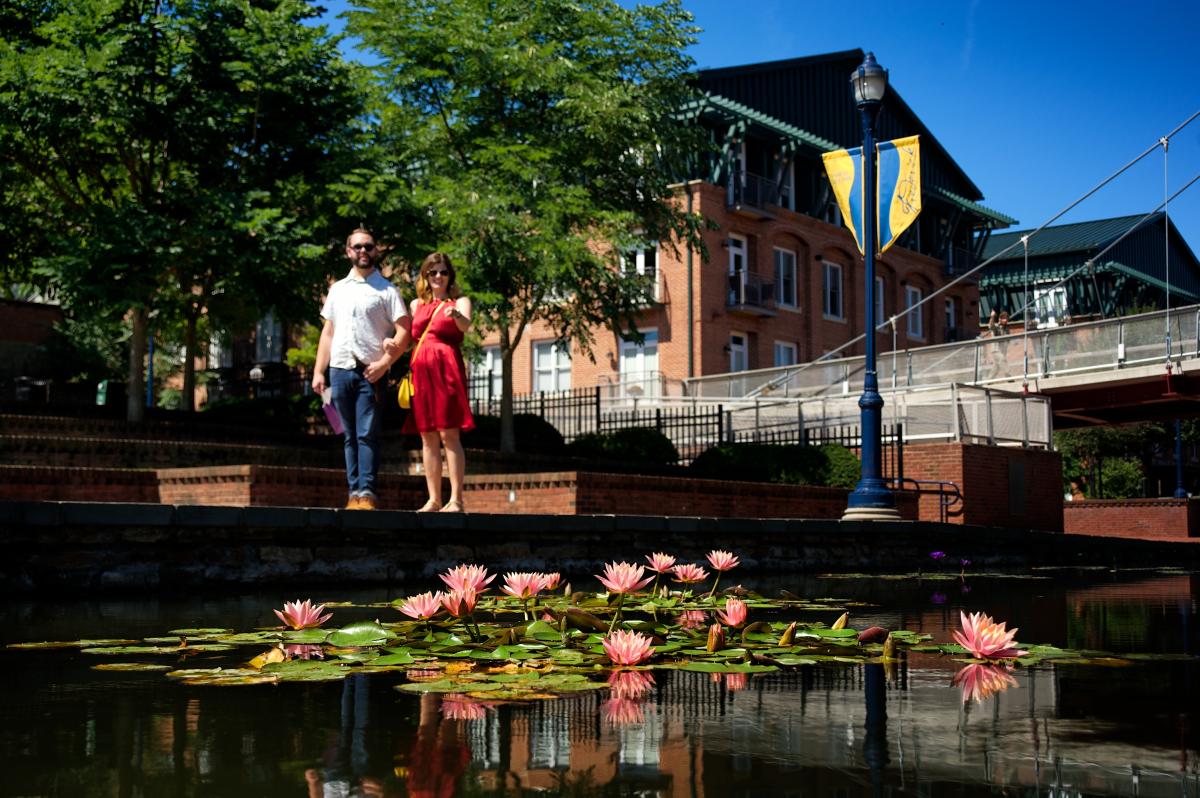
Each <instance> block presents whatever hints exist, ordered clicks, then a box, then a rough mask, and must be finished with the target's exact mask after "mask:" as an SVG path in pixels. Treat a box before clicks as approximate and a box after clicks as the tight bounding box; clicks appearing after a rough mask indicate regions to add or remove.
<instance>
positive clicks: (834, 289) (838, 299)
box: [824, 263, 844, 319]
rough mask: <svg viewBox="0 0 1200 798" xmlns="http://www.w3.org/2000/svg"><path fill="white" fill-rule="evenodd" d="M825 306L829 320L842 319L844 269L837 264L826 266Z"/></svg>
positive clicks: (827, 264)
mask: <svg viewBox="0 0 1200 798" xmlns="http://www.w3.org/2000/svg"><path fill="white" fill-rule="evenodd" d="M824 293H825V304H824V313H825V318H827V319H842V318H844V316H843V315H842V267H841V266H839V265H837V264H836V263H826V264H825V292H824Z"/></svg>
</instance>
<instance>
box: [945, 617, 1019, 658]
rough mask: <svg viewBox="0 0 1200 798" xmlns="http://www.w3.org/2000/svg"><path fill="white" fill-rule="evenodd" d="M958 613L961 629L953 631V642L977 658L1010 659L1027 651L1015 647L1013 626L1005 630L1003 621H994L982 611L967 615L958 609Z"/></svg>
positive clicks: (1015, 632) (1015, 635)
mask: <svg viewBox="0 0 1200 798" xmlns="http://www.w3.org/2000/svg"><path fill="white" fill-rule="evenodd" d="M958 615H959V619H960V622H961V623H962V631H961V632H954V634H953V637H954V642H956V643H958V644H959V645H960V646H962V647H963V648H965V649H966V650H967V651H970V652H971V654H973V655H974V656H976V657H978V658H979V659H1011V658H1013V657H1023V656H1025V655H1026V654H1028V653H1029V652H1028V651H1019V650H1017V648H1016V647H1015V645H1014V642H1015V640H1016V637H1017V630H1016V629H1015V628H1014V629H1012V630H1007V629H1005V628H1004V627H1005V624H1004V623H996V622H995V621H994V620H992V617H991V616H990V615H984V614H983V613H982V612H973V613H971V614H970V615H967V614H966V613H965V612H962V611H961V610H960V611H959V613H958Z"/></svg>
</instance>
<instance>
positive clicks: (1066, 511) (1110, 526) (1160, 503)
mask: <svg viewBox="0 0 1200 798" xmlns="http://www.w3.org/2000/svg"><path fill="white" fill-rule="evenodd" d="M1198 501H1200V499H1173V498H1162V499H1086V500H1083V501H1071V502H1066V503H1064V504H1063V526H1064V529H1065V530H1066V532H1067V534H1068V535H1100V536H1103V537H1122V538H1144V539H1149V540H1182V539H1187V538H1198V537H1200V507H1198V506H1197V502H1198Z"/></svg>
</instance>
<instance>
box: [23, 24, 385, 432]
mask: <svg viewBox="0 0 1200 798" xmlns="http://www.w3.org/2000/svg"><path fill="white" fill-rule="evenodd" d="M22 1H23V2H24V1H25V0H22ZM27 5H28V6H29V8H28V9H25V11H24V12H21V13H18V14H13V15H5V16H0V29H2V30H4V32H5V34H6V37H5V38H4V40H3V41H0V175H2V176H5V177H12V178H13V180H14V183H13V184H12V185H9V186H6V187H5V188H4V190H3V194H2V196H0V203H2V204H0V211H2V212H3V213H4V221H3V222H0V237H2V238H4V239H7V238H9V237H19V234H20V231H19V230H17V231H16V232H10V231H14V227H15V226H19V228H21V229H23V230H25V231H28V232H29V233H30V235H33V236H36V237H37V238H38V239H39V240H38V245H39V251H37V252H35V253H31V252H28V251H27V250H26V251H22V252H21V253H19V254H20V256H21V257H22V258H29V259H30V261H31V264H32V268H33V271H34V272H35V273H36V274H37V275H39V276H40V277H41V278H42V279H43V280H45V281H46V282H48V283H49V284H50V285H51V286H53V287H54V288H55V289H56V290H57V291H58V292H59V294H60V296H61V297H62V298H63V300H64V302H66V303H69V304H70V305H71V306H72V307H73V308H74V309H75V310H76V311H84V310H86V311H87V312H90V313H91V314H93V315H95V316H98V317H105V318H112V317H118V318H119V317H121V316H124V317H126V318H127V319H128V321H129V324H130V325H131V327H132V333H133V334H132V338H131V341H130V350H129V368H128V379H129V383H130V386H131V389H130V391H129V406H128V415H129V417H130V420H137V419H140V418H141V414H142V407H141V403H140V401H139V399H138V397H139V396H140V392H139V391H138V390H137V389H136V387H135V386H138V385H140V384H141V382H142V375H143V371H142V369H143V360H144V358H145V353H146V341H147V334H148V332H149V325H150V324H151V322H152V320H153V323H154V324H155V325H159V326H164V327H174V328H175V329H177V330H178V337H179V339H180V342H181V343H182V345H183V350H184V369H185V383H184V392H183V394H184V401H185V403H186V404H185V406H186V407H187V408H188V409H191V396H192V390H191V389H192V386H193V384H194V371H193V365H192V364H193V362H194V357H195V355H196V352H197V329H198V325H199V321H200V319H201V318H202V317H205V316H208V317H209V319H210V321H211V322H212V323H213V324H214V325H217V326H221V325H223V324H235V325H243V324H245V323H246V322H247V320H248V319H253V318H255V317H256V316H258V315H261V313H262V312H264V311H265V310H267V309H268V308H274V309H276V310H277V311H278V312H279V315H281V316H284V317H289V316H290V317H298V316H299V315H301V312H300V307H301V303H302V302H303V305H304V307H305V309H306V310H307V306H308V304H310V303H311V301H312V296H311V294H312V289H313V287H314V286H315V285H317V284H318V283H319V280H318V277H319V275H320V274H321V273H322V272H323V271H324V267H323V263H322V261H323V259H324V257H325V256H326V255H327V251H328V249H329V247H328V246H322V245H321V244H322V243H325V244H328V243H329V242H330V241H331V240H332V239H334V238H336V237H338V236H340V235H342V234H344V232H343V231H340V228H341V227H343V226H344V225H341V224H340V223H339V224H338V228H339V231H338V232H337V233H334V232H333V230H332V217H333V215H334V205H333V204H332V203H333V202H334V200H333V197H332V195H331V194H330V192H329V191H328V190H327V188H328V186H329V185H330V184H331V183H332V182H333V181H335V180H336V179H338V178H339V177H340V175H341V173H342V171H343V170H345V169H346V168H347V167H348V165H349V157H350V156H351V155H352V154H353V152H354V149H355V148H356V147H357V146H358V145H359V144H360V142H361V136H362V130H361V120H362V119H363V108H364V106H363V96H364V95H363V91H362V85H361V81H360V80H359V77H358V73H357V71H356V68H354V67H352V66H350V65H348V64H346V63H345V62H344V61H342V59H341V58H340V56H339V55H338V51H337V42H336V40H334V39H332V38H331V37H330V36H329V35H328V33H327V32H326V31H325V29H324V28H323V27H320V26H312V25H308V24H305V22H306V20H308V19H310V18H312V17H314V16H316V13H317V11H316V9H315V8H314V7H313V6H311V5H309V3H307V2H305V1H304V0H42V1H41V2H37V3H32V2H28V3H27ZM14 219H19V223H17V222H14V221H13V220H14ZM5 265H6V266H7V267H8V268H9V269H14V268H15V267H14V266H13V262H12V260H11V259H10V260H9V261H8V262H7V264H5Z"/></svg>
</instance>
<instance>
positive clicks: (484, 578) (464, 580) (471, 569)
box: [441, 563, 496, 593]
mask: <svg viewBox="0 0 1200 798" xmlns="http://www.w3.org/2000/svg"><path fill="white" fill-rule="evenodd" d="M441 578H442V581H443V582H445V583H446V587H448V588H450V589H451V590H472V591H474V592H475V593H482V592H483V591H484V590H486V589H487V586H488V584H489V583H490V582H491V581H492V580H493V579H495V578H496V575H495V574H489V573H488V571H487V568H485V567H484V566H482V565H467V564H465V563H464V564H462V565H459V566H456V567H454V568H451V569H450V570H449V571H447V572H446V573H444V574H441Z"/></svg>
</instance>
